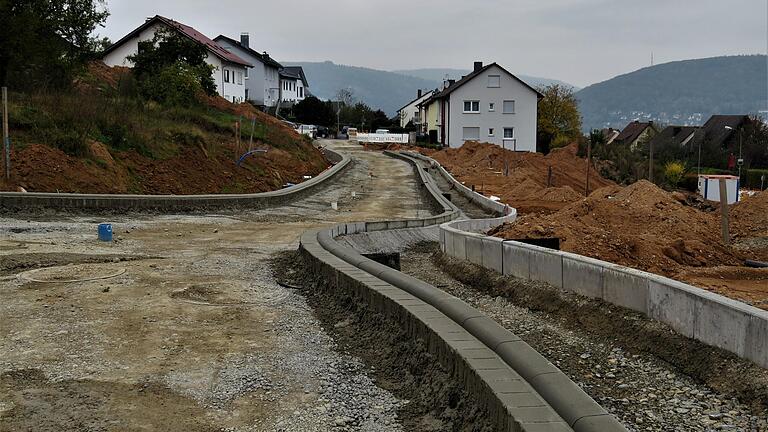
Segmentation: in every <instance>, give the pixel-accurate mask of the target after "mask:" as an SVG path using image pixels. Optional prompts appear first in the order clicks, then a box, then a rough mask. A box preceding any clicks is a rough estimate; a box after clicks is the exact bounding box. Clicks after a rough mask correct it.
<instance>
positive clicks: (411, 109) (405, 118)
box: [397, 89, 435, 129]
mask: <svg viewBox="0 0 768 432" xmlns="http://www.w3.org/2000/svg"><path fill="white" fill-rule="evenodd" d="M434 93H435V90H430V91H428V92H426V93H423V92H422V90H421V89H418V90H417V91H416V99H414V100H412V101H410V102H408V103H407V104H405V106H404V107H402V108H400V109H399V110H397V115H398V117H399V118H400V127H402V128H404V127H406V126H408V123H411V122H412V123H413V125H414V126H416V128H417V129H419V128H420V127H421V119H422V117H421V109H420V108H419V104H421V103H422V102H424V101H426V100H427V99H429V98H430V97H432V95H433V94H434Z"/></svg>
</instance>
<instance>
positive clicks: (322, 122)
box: [293, 96, 336, 126]
mask: <svg viewBox="0 0 768 432" xmlns="http://www.w3.org/2000/svg"><path fill="white" fill-rule="evenodd" d="M293 114H294V115H295V116H296V121H298V122H300V123H304V124H313V125H319V126H333V125H335V124H336V111H334V109H333V106H331V103H330V102H323V101H321V100H320V99H318V98H316V97H314V96H309V97H307V98H305V99H304V100H302V101H301V102H299V103H297V104H296V106H295V107H293Z"/></svg>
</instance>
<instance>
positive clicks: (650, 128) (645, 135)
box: [613, 120, 658, 151]
mask: <svg viewBox="0 0 768 432" xmlns="http://www.w3.org/2000/svg"><path fill="white" fill-rule="evenodd" d="M657 133H658V132H657V131H656V127H655V126H654V124H653V122H652V121H649V122H640V121H637V120H635V121H633V122H631V123H629V124H628V125H627V126H626V127H625V128H624V129H622V131H621V133H620V134H619V136H617V137H616V139H615V140H614V141H613V142H615V143H616V144H621V145H628V146H629V148H630V150H632V151H635V150H637V148H638V147H639V146H640V144H642V143H645V142H647V141H648V140H650V139H651V138H653V137H654V136H656V134H657Z"/></svg>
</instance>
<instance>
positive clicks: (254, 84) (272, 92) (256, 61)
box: [213, 33, 283, 107]
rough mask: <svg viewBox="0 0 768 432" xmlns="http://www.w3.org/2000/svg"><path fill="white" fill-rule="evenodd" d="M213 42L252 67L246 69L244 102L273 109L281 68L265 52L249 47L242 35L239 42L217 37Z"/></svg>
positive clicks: (278, 96)
mask: <svg viewBox="0 0 768 432" xmlns="http://www.w3.org/2000/svg"><path fill="white" fill-rule="evenodd" d="M213 40H214V42H216V43H217V44H219V45H221V46H222V47H223V48H224V49H226V50H227V51H229V52H231V53H234V54H236V55H237V56H238V57H240V58H242V59H245V60H246V61H247V62H248V63H250V64H252V65H253V68H249V69H246V74H245V100H247V101H249V102H251V103H252V104H254V105H257V106H263V107H274V106H276V105H277V101H278V100H279V99H280V69H282V68H283V66H282V65H281V64H280V63H278V62H277V61H276V60H274V59H273V58H271V57H270V56H269V54H267V52H266V51H264V52H263V53H260V52H257V51H256V50H254V49H253V48H251V46H250V36H249V35H248V33H242V34H241V35H240V40H239V41H237V40H235V39H232V38H229V37H226V36H224V35H218V36H216V37H215V38H214V39H213Z"/></svg>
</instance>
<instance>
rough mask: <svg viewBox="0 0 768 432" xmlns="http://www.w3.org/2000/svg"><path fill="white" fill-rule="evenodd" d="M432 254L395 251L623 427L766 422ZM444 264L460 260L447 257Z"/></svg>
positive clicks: (767, 425) (751, 426)
mask: <svg viewBox="0 0 768 432" xmlns="http://www.w3.org/2000/svg"><path fill="white" fill-rule="evenodd" d="M436 254H437V255H439V254H440V252H439V247H438V245H437V243H429V244H422V245H419V246H417V247H414V248H411V249H409V250H407V251H406V252H405V253H404V254H403V255H402V256H401V266H402V270H403V271H404V272H405V273H407V274H410V275H412V276H415V277H417V278H419V279H421V280H423V281H426V282H428V283H431V284H433V285H435V286H437V287H440V288H441V289H443V290H445V291H446V292H449V293H450V294H452V295H455V296H457V297H459V298H461V299H462V300H464V301H466V302H467V303H469V304H470V305H472V306H474V307H476V308H477V309H478V310H480V311H482V312H483V313H485V314H487V315H488V316H490V317H491V318H493V319H494V320H496V321H497V322H499V323H501V324H502V325H503V326H504V327H505V328H507V329H508V330H510V331H512V332H513V333H515V334H517V335H518V336H520V337H521V338H523V339H524V340H525V341H526V342H527V343H529V344H530V345H531V346H532V347H533V348H534V349H536V350H537V351H539V352H540V353H541V354H542V355H544V356H545V357H547V358H548V359H549V360H550V361H551V362H552V363H554V364H555V365H557V366H558V367H559V368H561V369H562V370H563V371H564V372H565V373H566V374H568V375H569V376H570V377H571V379H573V380H574V381H575V382H576V383H578V384H579V385H580V386H581V387H582V388H584V390H585V391H586V392H587V393H588V394H590V396H592V397H593V398H594V399H595V400H597V401H598V402H599V403H600V404H601V405H602V406H603V407H605V408H606V409H607V410H609V411H610V412H611V413H613V414H614V415H616V416H617V417H618V418H619V419H620V420H621V421H622V422H623V423H624V424H625V425H626V426H627V428H628V429H629V430H631V431H716V430H734V431H767V430H768V417H766V415H765V414H764V413H763V414H761V415H755V414H754V413H753V412H752V410H751V409H750V407H749V406H748V405H746V404H743V403H739V401H737V400H735V399H733V398H731V397H729V396H726V395H724V394H722V393H718V392H717V391H714V390H712V389H711V388H708V387H707V386H705V385H702V384H701V383H697V382H695V381H694V380H692V379H691V378H690V377H688V376H686V375H684V374H682V373H680V372H678V371H677V370H676V368H674V367H672V366H671V365H670V364H668V363H666V362H664V361H662V360H659V359H658V358H656V357H654V356H652V355H648V354H643V353H639V354H635V353H632V352H629V351H627V350H625V349H624V348H623V347H622V346H621V345H620V344H618V343H617V342H616V341H612V340H608V339H605V338H601V337H596V336H593V335H591V334H589V333H585V332H574V331H573V330H572V329H571V328H569V326H568V325H566V324H567V323H565V322H563V321H562V320H561V319H559V318H557V317H553V316H551V315H549V314H547V313H544V312H536V311H532V310H531V309H528V308H527V307H526V305H521V304H514V303H513V302H511V301H510V300H509V299H508V298H505V297H501V296H490V295H487V294H484V293H483V292H481V291H480V290H479V289H477V288H474V287H472V286H468V285H465V284H463V283H461V282H459V281H457V280H456V279H454V278H452V277H451V276H449V275H448V274H446V272H445V271H444V268H443V267H440V266H438V265H436V262H435V256H436ZM446 265H455V266H460V265H462V264H460V263H458V262H455V260H451V259H448V261H447V262H446ZM514 284H516V289H524V290H529V291H541V292H543V293H546V292H547V291H548V290H549V289H550V288H549V287H547V286H545V285H543V284H540V283H537V282H531V281H523V280H515V281H514ZM545 295H546V294H545ZM574 319H575V320H578V319H579V317H574ZM765 392H766V389H765V388H763V395H764V394H765Z"/></svg>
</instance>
